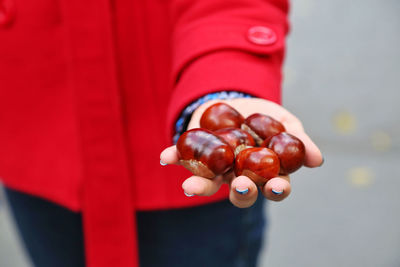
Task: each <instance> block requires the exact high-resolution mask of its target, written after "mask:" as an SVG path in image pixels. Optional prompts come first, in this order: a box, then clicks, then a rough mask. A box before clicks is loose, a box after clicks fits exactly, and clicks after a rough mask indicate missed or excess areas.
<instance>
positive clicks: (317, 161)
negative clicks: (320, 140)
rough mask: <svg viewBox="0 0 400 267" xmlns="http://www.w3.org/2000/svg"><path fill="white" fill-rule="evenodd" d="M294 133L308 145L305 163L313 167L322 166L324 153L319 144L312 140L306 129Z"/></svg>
mask: <svg viewBox="0 0 400 267" xmlns="http://www.w3.org/2000/svg"><path fill="white" fill-rule="evenodd" d="M293 135H295V136H296V137H297V138H299V139H300V140H301V141H302V142H303V143H304V146H305V147H306V158H305V162H304V165H305V166H307V167H311V168H313V167H319V166H321V165H322V163H323V157H322V153H321V151H320V150H319V148H318V147H317V145H316V144H315V143H314V142H313V141H312V140H311V138H310V137H309V136H308V135H307V134H306V133H305V132H304V131H299V132H297V133H293Z"/></svg>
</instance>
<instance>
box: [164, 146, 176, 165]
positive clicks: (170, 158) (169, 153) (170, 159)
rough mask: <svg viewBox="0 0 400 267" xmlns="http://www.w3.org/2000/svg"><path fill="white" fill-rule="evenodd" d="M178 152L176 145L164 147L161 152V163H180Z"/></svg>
mask: <svg viewBox="0 0 400 267" xmlns="http://www.w3.org/2000/svg"><path fill="white" fill-rule="evenodd" d="M178 162H179V158H178V152H177V151H176V146H170V147H168V148H166V149H164V150H163V151H162V152H161V154H160V164H161V165H166V164H178Z"/></svg>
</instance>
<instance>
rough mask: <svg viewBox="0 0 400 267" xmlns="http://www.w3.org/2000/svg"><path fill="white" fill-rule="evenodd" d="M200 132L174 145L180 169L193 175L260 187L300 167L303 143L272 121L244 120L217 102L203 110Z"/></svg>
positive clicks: (255, 116) (258, 116) (255, 117)
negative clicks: (240, 179) (231, 176)
mask: <svg viewBox="0 0 400 267" xmlns="http://www.w3.org/2000/svg"><path fill="white" fill-rule="evenodd" d="M200 127H201V128H196V129H191V130H188V131H186V132H184V133H183V134H182V135H181V136H180V137H179V140H178V142H177V144H176V147H177V151H178V156H179V161H180V164H181V165H182V166H184V167H185V168H186V169H188V170H189V171H191V172H192V173H193V174H194V175H197V176H202V177H205V178H209V179H212V178H214V177H215V176H218V175H223V174H226V173H228V172H230V171H234V173H235V175H236V176H239V175H245V176H247V177H249V178H250V179H251V180H253V181H254V182H255V183H256V184H257V185H258V186H263V185H264V184H265V183H266V182H267V181H268V180H269V179H271V178H274V177H277V176H278V175H279V174H281V175H287V174H289V173H292V172H294V171H296V170H298V169H299V168H300V167H301V166H302V165H303V164H304V160H305V147H304V144H303V142H302V141H301V140H300V139H298V138H297V137H295V136H293V135H291V134H289V133H287V132H285V127H284V126H283V125H282V124H281V123H280V122H279V121H277V120H275V119H274V118H272V117H270V116H267V115H263V114H260V113H256V114H252V115H250V116H249V117H247V118H244V117H243V116H242V115H241V114H240V113H239V112H238V111H237V110H235V109H234V108H233V107H231V106H229V105H227V104H224V103H217V104H214V105H212V106H210V107H209V108H207V109H206V110H205V112H204V113H203V115H202V117H201V119H200Z"/></svg>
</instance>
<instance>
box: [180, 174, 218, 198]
mask: <svg viewBox="0 0 400 267" xmlns="http://www.w3.org/2000/svg"><path fill="white" fill-rule="evenodd" d="M221 185H222V176H217V177H216V178H214V179H207V178H204V177H200V176H191V177H189V178H187V179H186V180H185V181H184V182H183V183H182V188H183V191H185V194H186V195H187V196H191V195H196V196H211V195H213V194H215V193H216V192H217V191H218V190H219V188H220V187H221Z"/></svg>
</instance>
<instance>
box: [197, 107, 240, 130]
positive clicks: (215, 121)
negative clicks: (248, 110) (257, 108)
mask: <svg viewBox="0 0 400 267" xmlns="http://www.w3.org/2000/svg"><path fill="white" fill-rule="evenodd" d="M243 121H244V117H243V116H242V115H241V114H240V113H239V112H238V111H237V110H236V109H234V108H233V107H231V106H229V105H227V104H224V103H216V104H214V105H211V106H209V107H208V108H207V109H206V110H205V111H204V113H203V115H202V116H201V118H200V127H201V128H204V129H208V130H210V131H215V130H218V129H223V128H230V127H233V128H240V126H241V124H242V123H243Z"/></svg>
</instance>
